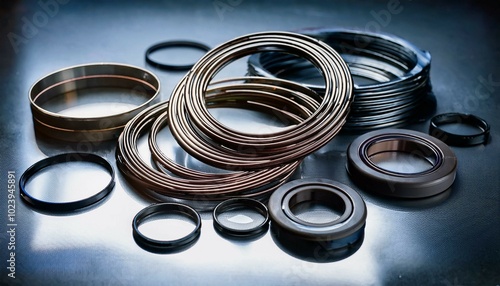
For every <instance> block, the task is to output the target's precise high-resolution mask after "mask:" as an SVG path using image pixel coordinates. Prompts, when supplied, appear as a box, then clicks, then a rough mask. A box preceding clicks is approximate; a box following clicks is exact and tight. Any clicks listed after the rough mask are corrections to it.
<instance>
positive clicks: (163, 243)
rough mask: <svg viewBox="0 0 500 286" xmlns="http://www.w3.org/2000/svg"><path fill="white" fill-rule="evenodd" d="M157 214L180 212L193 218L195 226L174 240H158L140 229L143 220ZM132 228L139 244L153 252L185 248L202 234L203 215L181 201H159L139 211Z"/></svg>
mask: <svg viewBox="0 0 500 286" xmlns="http://www.w3.org/2000/svg"><path fill="white" fill-rule="evenodd" d="M157 214H180V215H183V216H185V217H187V218H189V219H191V220H192V221H193V222H194V224H195V227H194V229H193V231H191V232H190V233H189V234H188V235H186V236H184V237H182V238H179V239H174V240H156V239H152V238H149V237H147V236H145V235H144V234H143V233H141V232H140V231H139V226H140V225H141V222H143V220H145V219H147V218H149V217H151V216H154V215H157ZM132 229H133V235H134V239H135V241H136V242H137V244H138V245H139V246H140V247H142V248H144V249H146V250H148V251H153V252H173V251H176V250H183V249H185V248H187V247H188V246H190V245H191V244H192V243H194V242H195V241H196V239H197V238H198V237H199V235H200V229H201V217H200V214H199V213H198V212H197V211H196V210H195V209H193V208H192V207H190V206H188V205H184V204H179V203H159V204H153V205H150V206H148V207H146V208H144V209H142V210H141V211H139V212H138V213H137V214H136V215H135V217H134V219H133V221H132Z"/></svg>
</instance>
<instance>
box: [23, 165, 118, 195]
mask: <svg viewBox="0 0 500 286" xmlns="http://www.w3.org/2000/svg"><path fill="white" fill-rule="evenodd" d="M110 179H111V176H110V174H109V173H108V171H107V170H106V169H105V168H104V167H102V166H100V165H97V164H93V163H90V162H65V163H59V164H56V165H52V166H48V167H45V168H43V169H42V170H40V171H39V172H37V173H36V174H35V175H34V176H33V177H32V178H31V179H30V180H29V181H28V183H27V185H26V192H27V193H28V194H30V195H31V196H32V197H35V198H36V199H38V200H42V201H46V202H52V203H65V202H73V201H79V200H82V199H85V198H88V197H91V196H93V195H95V194H96V193H98V192H100V191H102V190H103V189H104V188H105V187H106V186H107V185H108V183H109V181H110Z"/></svg>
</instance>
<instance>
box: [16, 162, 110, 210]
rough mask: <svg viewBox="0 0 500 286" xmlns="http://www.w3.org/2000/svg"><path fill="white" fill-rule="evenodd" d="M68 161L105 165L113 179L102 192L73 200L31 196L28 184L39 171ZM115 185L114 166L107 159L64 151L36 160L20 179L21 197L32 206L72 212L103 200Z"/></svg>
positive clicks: (40, 208)
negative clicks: (45, 198) (41, 198)
mask: <svg viewBox="0 0 500 286" xmlns="http://www.w3.org/2000/svg"><path fill="white" fill-rule="evenodd" d="M66 162H90V163H95V164H97V165H100V166H102V167H104V168H105V169H106V171H108V173H109V174H110V176H111V179H110V181H109V183H108V184H107V185H106V187H105V188H104V189H102V190H101V191H100V192H98V193H96V194H95V195H92V196H90V197H88V198H85V199H81V200H78V201H72V202H47V201H43V200H39V199H37V198H35V197H33V196H31V195H30V194H29V193H28V192H27V191H26V184H27V183H28V181H29V180H30V179H31V178H32V177H33V176H34V175H35V174H36V173H37V172H39V171H40V170H42V169H44V168H46V167H49V166H52V165H56V164H60V163H66ZM114 186H115V173H114V170H113V167H111V165H110V164H109V162H108V161H107V160H106V159H104V158H102V157H100V156H98V155H94V154H91V153H64V154H59V155H55V156H52V157H49V158H45V159H43V160H40V161H38V162H36V163H35V164H33V165H32V166H30V167H29V168H28V169H26V171H24V173H23V174H22V176H21V178H20V179H19V190H20V194H21V198H22V199H23V200H24V201H25V202H26V203H28V205H30V206H31V207H33V208H35V209H39V210H43V211H49V212H70V211H74V210H77V209H81V208H84V207H87V206H90V205H92V204H95V203H97V202H98V201H100V200H102V199H103V198H104V197H106V196H107V195H108V194H109V193H110V192H111V191H112V190H113V187H114Z"/></svg>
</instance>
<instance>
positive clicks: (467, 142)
mask: <svg viewBox="0 0 500 286" xmlns="http://www.w3.org/2000/svg"><path fill="white" fill-rule="evenodd" d="M450 123H457V124H466V125H470V126H473V127H476V128H478V129H480V130H481V131H482V132H480V133H477V134H473V135H459V134H453V133H450V132H447V131H445V130H443V129H441V128H440V127H439V126H441V125H444V124H450ZM429 134H430V135H432V136H434V137H436V138H438V139H439V140H441V141H443V142H444V143H446V144H449V145H453V146H461V147H467V146H474V145H479V144H486V143H488V139H489V137H490V125H489V124H488V123H487V122H486V120H484V119H482V118H480V117H477V116H475V115H472V114H465V113H443V114H439V115H436V116H434V117H433V118H432V119H431V122H430V125H429Z"/></svg>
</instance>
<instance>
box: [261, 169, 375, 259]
mask: <svg viewBox="0 0 500 286" xmlns="http://www.w3.org/2000/svg"><path fill="white" fill-rule="evenodd" d="M319 205H321V206H323V207H324V209H326V210H328V211H326V212H325V211H323V212H318V210H317V209H315V206H319ZM268 207H269V214H270V217H271V221H272V225H273V229H275V230H276V231H277V232H278V234H277V237H279V238H283V239H286V240H294V241H297V242H301V241H302V242H304V243H311V242H316V243H320V244H321V245H322V246H323V248H325V249H339V248H343V247H347V246H349V245H352V244H354V243H355V242H356V241H358V240H359V239H360V238H361V237H362V236H363V234H364V228H365V221H366V216H367V211H366V205H365V202H364V201H363V198H361V196H360V195H359V194H358V193H357V192H356V191H355V190H353V189H352V188H350V187H348V186H346V185H344V184H341V183H339V182H336V181H332V180H328V179H319V178H318V179H300V180H295V181H291V182H288V183H286V184H284V185H282V186H281V187H279V188H278V189H277V190H276V191H275V192H274V193H273V194H272V195H271V198H270V199H269V204H268ZM314 212H317V213H318V214H319V215H317V214H314ZM304 213H312V215H310V216H309V217H307V216H303V215H302V214H304Z"/></svg>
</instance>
